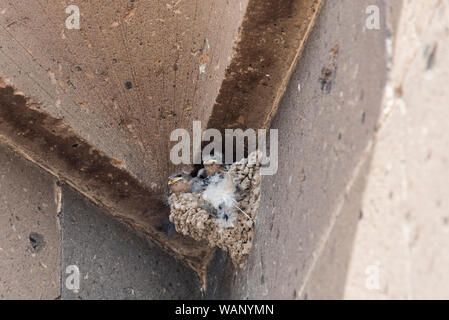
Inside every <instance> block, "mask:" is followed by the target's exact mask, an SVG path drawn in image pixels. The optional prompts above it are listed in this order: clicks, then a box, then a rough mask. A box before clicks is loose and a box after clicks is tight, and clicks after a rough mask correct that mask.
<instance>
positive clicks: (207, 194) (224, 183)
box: [203, 173, 236, 210]
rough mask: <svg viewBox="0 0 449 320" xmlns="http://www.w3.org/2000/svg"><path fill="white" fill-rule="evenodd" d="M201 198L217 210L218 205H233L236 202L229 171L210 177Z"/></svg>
mask: <svg viewBox="0 0 449 320" xmlns="http://www.w3.org/2000/svg"><path fill="white" fill-rule="evenodd" d="M203 199H204V200H206V201H208V202H209V203H210V204H211V205H212V206H213V207H214V208H215V209H217V210H219V209H220V206H224V207H228V208H230V207H233V206H234V204H235V203H236V199H235V185H234V182H233V181H232V178H231V176H230V175H229V173H225V174H224V175H220V174H216V175H214V176H212V177H210V180H209V185H208V186H207V188H206V190H204V192H203Z"/></svg>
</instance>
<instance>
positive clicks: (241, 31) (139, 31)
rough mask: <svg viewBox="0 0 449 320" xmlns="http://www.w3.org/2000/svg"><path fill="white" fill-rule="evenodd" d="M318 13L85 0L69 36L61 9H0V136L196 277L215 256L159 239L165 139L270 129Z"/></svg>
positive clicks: (244, 1) (45, 4)
mask: <svg viewBox="0 0 449 320" xmlns="http://www.w3.org/2000/svg"><path fill="white" fill-rule="evenodd" d="M320 3H321V0H295V1H291V0H269V1H263V2H261V1H258V0H239V1H209V0H197V1H178V0H170V1H162V2H154V1H143V0H135V1H134V0H133V1H122V0H114V1H108V3H102V2H98V1H96V0H88V1H82V2H80V3H79V4H78V8H77V9H79V14H80V20H79V22H80V25H79V27H80V28H79V29H69V28H68V27H67V25H68V26H69V27H70V26H71V23H70V22H71V21H73V20H71V19H68V17H69V14H73V15H76V14H77V12H76V11H71V8H68V6H69V4H71V3H69V2H68V1H63V0H58V1H54V0H52V1H48V0H47V1H34V0H33V1H30V0H27V1H21V2H13V1H3V2H2V3H0V30H1V32H0V53H1V55H0V89H2V90H1V92H0V96H1V97H0V99H1V100H5V101H4V102H3V104H2V105H0V120H1V126H0V139H1V140H2V143H6V144H8V145H10V146H12V147H13V148H14V149H16V150H17V151H19V152H20V153H22V154H24V155H25V156H26V157H28V158H30V159H33V161H35V162H36V163H39V164H40V165H41V166H43V167H44V168H46V169H47V170H49V171H50V172H52V173H53V174H55V175H59V176H63V177H65V178H66V180H67V182H68V183H70V184H71V185H72V186H73V187H74V188H76V189H77V190H79V191H80V192H82V193H83V194H84V195H86V196H87V197H89V198H90V199H91V200H92V201H94V202H96V203H98V204H101V205H102V206H104V207H106V208H107V209H108V210H109V211H110V212H111V213H112V214H113V215H115V216H118V217H120V218H121V219H122V220H124V221H126V222H127V223H128V224H129V225H132V226H133V227H134V228H135V229H138V230H140V231H143V232H146V233H147V234H149V235H151V236H152V237H153V239H154V240H155V241H156V242H158V243H159V244H160V245H161V246H162V247H164V248H166V249H169V250H170V251H171V252H172V253H173V254H174V255H177V256H178V257H179V256H181V257H184V258H185V259H186V261H187V262H188V263H189V264H190V265H191V266H192V267H194V268H195V269H197V270H198V271H199V272H201V271H202V270H203V269H204V266H205V264H206V263H207V262H208V261H209V257H210V250H208V248H207V247H206V246H204V245H201V244H198V243H195V242H193V241H192V240H191V239H190V240H189V239H187V238H185V237H177V236H175V237H174V238H173V239H172V241H168V239H167V237H166V236H165V234H164V233H163V232H161V231H160V226H161V225H162V224H163V223H164V222H165V220H166V218H167V215H168V211H169V210H168V207H167V206H166V205H164V200H165V197H166V194H167V191H168V189H167V186H166V179H167V177H168V176H169V174H171V173H172V172H173V171H174V170H175V166H174V165H173V164H172V163H171V162H170V159H169V155H170V152H169V151H170V148H171V146H172V145H173V144H174V142H171V141H170V133H171V132H172V131H173V130H174V129H177V128H187V129H189V130H191V128H192V121H193V120H201V121H202V122H203V127H204V128H205V127H206V126H207V125H208V123H209V122H210V123H212V124H214V123H215V124H220V126H221V125H223V126H224V127H229V126H235V121H237V122H238V123H237V124H242V125H245V124H246V125H247V126H248V125H249V126H256V127H261V126H262V125H263V124H264V123H266V122H267V119H271V117H272V114H273V113H274V110H275V109H276V107H277V105H278V104H277V102H278V101H279V99H280V97H281V96H282V93H283V90H284V89H285V85H286V84H287V82H288V78H289V76H290V74H291V70H292V66H293V65H294V63H295V61H296V57H297V56H298V55H299V53H300V51H301V48H302V45H303V44H304V41H305V40H306V38H307V35H308V33H309V30H310V27H311V26H312V25H313V21H314V19H315V17H316V14H317V12H318V8H319V6H320ZM67 9H69V10H68V12H67ZM72 10H73V8H72ZM75 19H76V18H75ZM237 88H239V96H237V95H236V90H234V89H237ZM233 91H235V94H234V95H235V97H234V96H233ZM12 96H16V97H12ZM17 96H20V97H17ZM256 98H257V99H258V100H260V101H257V108H258V109H259V110H258V112H252V111H253V108H254V106H253V105H252V104H251V103H248V101H250V100H253V99H256ZM245 99H248V101H245ZM16 104H17V105H16ZM231 104H232V109H231ZM228 107H229V108H228ZM223 111H224V113H223ZM230 111H232V112H230ZM231 113H232V115H233V116H232V117H229V114H231ZM55 127H56V128H55ZM217 128H221V127H218V125H217ZM49 151H50V152H49ZM176 169H179V168H176Z"/></svg>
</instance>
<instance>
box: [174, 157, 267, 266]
mask: <svg viewBox="0 0 449 320" xmlns="http://www.w3.org/2000/svg"><path fill="white" fill-rule="evenodd" d="M259 160H260V153H258V152H253V153H251V154H250V155H249V156H248V158H244V159H242V160H240V161H238V162H235V163H233V164H232V165H231V166H229V167H228V168H227V169H225V168H223V170H222V171H221V172H220V173H217V174H216V175H215V176H213V177H210V182H209V184H208V185H207V187H205V189H204V190H202V191H201V192H197V193H191V192H184V193H173V194H171V195H170V197H169V202H170V221H171V222H172V223H173V224H174V225H175V228H176V231H177V232H179V233H181V234H183V235H185V236H190V237H192V238H194V239H195V240H198V241H201V240H206V241H207V242H208V244H209V245H210V246H211V247H215V246H217V247H219V248H221V249H223V250H225V251H227V252H228V253H229V255H230V257H231V260H232V262H233V264H234V265H235V266H240V267H243V266H244V264H245V261H246V257H247V256H248V254H249V252H250V250H251V247H252V240H253V237H254V222H255V219H256V215H257V211H258V209H259V201H260V186H261V176H260V161H259ZM222 185H223V188H222ZM223 194H225V195H223ZM216 198H219V199H220V200H219V201H216ZM228 198H230V201H228ZM222 199H224V200H223V203H224V204H225V207H228V209H226V210H225V212H224V213H221V214H220V210H221V209H222V204H221V201H222ZM229 203H232V204H229ZM217 212H218V213H217Z"/></svg>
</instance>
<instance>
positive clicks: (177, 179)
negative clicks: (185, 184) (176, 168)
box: [168, 177, 182, 185]
mask: <svg viewBox="0 0 449 320" xmlns="http://www.w3.org/2000/svg"><path fill="white" fill-rule="evenodd" d="M181 179H182V178H180V177H177V178H173V179H170V180H169V181H168V185H172V184H174V183H176V182H178V181H179V180H181Z"/></svg>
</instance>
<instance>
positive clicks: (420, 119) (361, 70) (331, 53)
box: [0, 0, 449, 299]
mask: <svg viewBox="0 0 449 320" xmlns="http://www.w3.org/2000/svg"><path fill="white" fill-rule="evenodd" d="M369 5H377V6H378V7H379V9H380V14H381V25H380V30H368V29H367V28H366V27H365V20H366V18H367V14H366V12H365V10H366V7H367V6H369ZM448 12H449V6H448V4H447V2H444V1H438V0H429V1H393V0H376V1H369V0H361V1H349V0H344V1H326V2H325V4H324V6H323V8H322V11H321V13H320V16H319V19H318V21H317V24H316V25H315V27H314V29H313V31H312V33H311V34H310V38H309V41H308V42H307V44H306V46H305V48H304V52H303V56H302V58H301V59H300V60H299V61H298V64H297V66H296V68H295V70H294V72H293V75H292V77H291V80H290V82H289V84H288V87H287V90H286V94H285V95H284V97H283V99H282V101H281V104H280V105H279V109H278V113H277V114H276V116H275V117H274V119H273V122H272V128H275V129H278V130H279V170H278V173H277V174H276V175H274V176H267V177H264V178H263V181H262V192H261V206H260V211H259V213H258V219H257V221H256V224H255V238H254V246H253V249H252V251H251V253H250V255H249V257H248V261H247V264H246V266H245V268H244V269H243V270H238V269H235V268H234V267H233V266H232V263H231V261H230V259H229V258H228V256H227V253H225V252H223V251H220V250H217V252H216V254H215V257H214V259H213V260H212V262H211V264H210V265H209V268H208V278H207V280H208V283H207V284H208V285H207V291H206V293H205V295H204V297H206V298H209V299H223V298H233V299H251V298H252V299H258V298H260V299H280V298H284V299H416V298H423V299H430V298H437V299H443V298H449V274H448V272H447V270H448V268H449V260H448V259H449V252H448V250H447V248H448V247H449V242H448V241H449V216H448V209H449V207H448V202H447V199H449V194H448V190H449V189H448V188H447V182H448V181H449V169H448V168H449V166H448V161H449V160H448V159H449V151H448V150H449V149H448V146H449V140H448V137H449V135H448V134H447V127H448V120H447V119H448V117H449V115H448V114H447V113H448V109H447V105H448V103H447V101H449V96H448V95H449V92H448V91H447V85H446V84H447V83H448V82H449V60H448V57H449V47H448V44H449V39H448V37H449V31H448V30H449V21H448V20H447V14H448ZM17 23H19V25H20V22H16V24H17ZM0 37H1V36H0ZM36 90H38V89H36ZM2 92H3V91H1V90H0V93H2ZM164 110H165V109H164ZM0 162H1V163H2V166H0V179H1V180H0V181H1V183H0V191H1V193H0V197H1V201H0V212H1V215H0V231H1V232H0V257H1V259H0V297H2V298H13V297H23V298H49V299H53V298H56V297H57V296H58V295H59V294H61V298H63V299H92V298H103V299H114V298H120V299H122V298H123V299H160V298H168V299H171V298H175V299H179V298H194V299H201V298H203V296H202V295H201V293H200V291H199V289H200V286H201V284H200V282H199V279H198V277H197V275H196V274H195V273H193V272H192V271H191V269H189V268H187V267H186V266H185V265H184V264H182V263H181V262H179V261H178V260H176V259H174V258H172V257H171V256H169V255H167V254H166V253H165V252H163V251H162V250H161V249H160V248H159V247H158V246H155V245H154V244H152V243H151V242H148V241H147V239H146V238H145V237H144V236H143V235H139V234H135V233H134V232H131V231H130V230H129V228H128V227H127V226H125V225H123V224H121V223H120V222H117V221H116V220H114V219H112V218H111V217H110V216H109V215H108V214H107V213H106V212H105V211H104V210H103V209H100V208H98V207H97V206H96V205H95V204H93V203H92V202H90V201H89V200H87V199H85V198H84V197H83V196H82V195H80V194H79V193H78V192H76V191H74V190H72V189H71V188H70V187H69V186H64V187H62V189H60V188H59V187H57V188H56V190H59V191H61V193H60V194H61V195H62V213H61V217H62V221H61V222H62V223H61V226H62V229H61V233H59V231H58V229H57V224H56V212H57V203H58V201H56V202H55V199H58V196H56V197H55V185H56V184H55V182H54V179H53V178H52V177H50V176H48V175H47V174H46V173H44V172H42V170H40V169H36V168H35V167H34V166H32V165H30V164H29V163H28V162H26V161H22V160H20V158H19V157H18V156H17V155H15V154H12V153H11V152H9V151H8V150H6V149H3V148H2V149H0ZM24 188H25V189H26V190H27V192H25V191H24ZM58 194H59V193H58V192H56V195H58ZM44 203H45V204H47V206H48V210H47V211H45V210H43V211H44V212H43V213H42V212H39V210H37V212H36V210H35V208H37V206H39V207H40V208H41V209H43V208H44ZM41 204H42V206H41ZM16 216H17V217H18V218H19V219H20V220H18V219H17V218H16ZM38 221H39V224H38ZM161 232H166V230H165V231H164V229H161ZM32 233H33V234H32ZM31 234H32V237H31V238H32V239H33V240H32V241H30V237H29V236H30V235H31ZM60 234H61V235H62V239H61V241H62V242H61V246H62V255H61V256H60V255H59V254H60V249H59V243H58V240H57V239H59V238H58V237H59V236H60ZM40 235H43V239H44V240H45V247H44V249H42V251H40V252H33V251H30V250H31V248H33V246H36V248H39V243H43V242H42V241H41V240H42V237H40ZM33 250H35V251H37V250H36V249H33ZM33 254H34V256H33ZM5 259H6V260H5ZM58 259H61V260H58ZM58 261H59V262H58ZM40 262H44V263H45V266H46V267H47V268H45V267H43V266H42V265H41V264H40ZM69 265H77V266H78V267H79V269H80V272H81V286H80V290H79V292H78V293H76V294H75V293H73V292H71V291H69V290H67V288H66V287H65V279H66V278H67V274H66V273H65V268H66V267H67V266H69ZM28 270H31V271H32V273H31V274H29V273H27V272H28ZM41 271H42V272H44V273H42V275H41V274H40V272H41ZM36 272H39V274H40V277H39V278H36V277H35V275H36ZM59 279H61V280H59ZM53 285H54V287H53ZM42 287H45V288H47V287H49V288H51V289H50V290H48V291H47V290H44V291H42ZM60 292H61V293H60Z"/></svg>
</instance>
